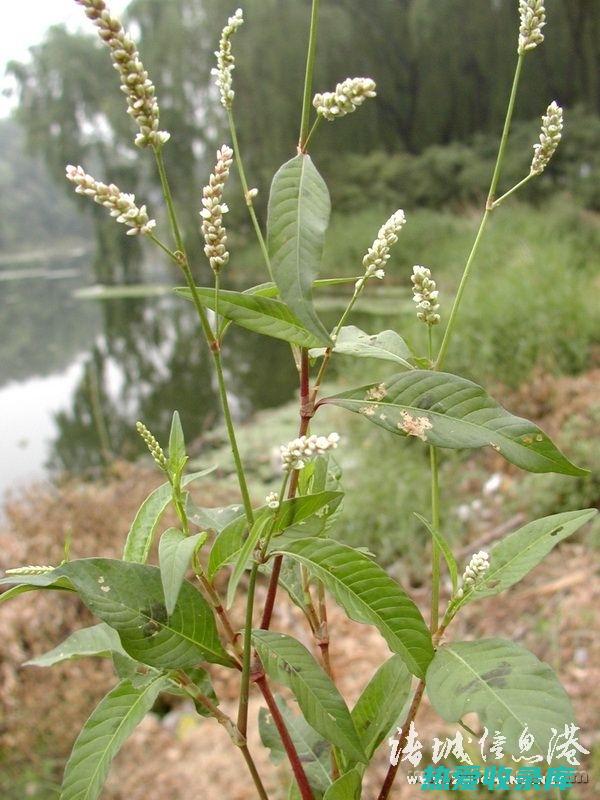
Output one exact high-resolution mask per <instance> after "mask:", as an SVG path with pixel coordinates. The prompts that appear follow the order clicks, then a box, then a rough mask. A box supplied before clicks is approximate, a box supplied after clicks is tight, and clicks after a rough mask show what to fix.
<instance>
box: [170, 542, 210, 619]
mask: <svg viewBox="0 0 600 800" xmlns="http://www.w3.org/2000/svg"><path fill="white" fill-rule="evenodd" d="M206 538H207V535H206V533H204V532H202V533H195V534H194V535H193V536H186V535H185V534H184V533H182V532H181V531H179V530H177V528H169V529H168V530H166V531H165V532H164V533H163V535H162V536H161V537H160V542H159V545H158V563H159V564H160V579H161V581H162V585H163V591H164V594H165V607H166V609H167V614H168V615H169V616H171V614H172V613H173V611H174V609H175V605H176V604H177V598H178V597H179V591H180V590H181V585H182V584H183V580H184V578H185V573H186V572H187V569H188V567H189V565H190V560H191V558H192V555H193V554H194V551H195V550H196V549H198V548H199V547H202V545H203V544H204V542H205V541H206Z"/></svg>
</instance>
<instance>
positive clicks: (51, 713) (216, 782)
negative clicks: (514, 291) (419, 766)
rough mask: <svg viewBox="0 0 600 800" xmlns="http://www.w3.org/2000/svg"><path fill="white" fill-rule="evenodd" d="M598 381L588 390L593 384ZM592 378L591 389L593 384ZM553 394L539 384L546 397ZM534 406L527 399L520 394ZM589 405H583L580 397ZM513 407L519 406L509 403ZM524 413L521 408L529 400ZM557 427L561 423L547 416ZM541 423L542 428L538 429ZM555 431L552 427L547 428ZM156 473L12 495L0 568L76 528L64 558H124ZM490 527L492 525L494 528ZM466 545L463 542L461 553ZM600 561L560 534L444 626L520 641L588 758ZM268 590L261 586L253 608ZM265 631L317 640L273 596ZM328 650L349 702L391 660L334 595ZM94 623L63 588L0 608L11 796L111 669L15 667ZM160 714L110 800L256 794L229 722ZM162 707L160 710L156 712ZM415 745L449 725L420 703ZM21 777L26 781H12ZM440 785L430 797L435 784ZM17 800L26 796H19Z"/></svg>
mask: <svg viewBox="0 0 600 800" xmlns="http://www.w3.org/2000/svg"><path fill="white" fill-rule="evenodd" d="M594 384H595V380H592V382H591V383H588V384H587V385H586V386H585V387H581V388H582V392H581V394H586V393H587V392H589V391H591V388H592V387H593V386H594ZM595 385H597V384H595ZM572 389H573V386H572V385H571V387H570V389H569V388H568V387H567V386H566V384H565V385H562V386H561V385H558V386H557V387H555V388H554V389H553V391H554V393H555V395H557V398H558V399H557V402H556V403H552V405H554V407H555V408H556V407H561V403H562V399H563V398H564V397H565V396H567V395H569V396H570V398H571V400H573V401H574V402H579V400H578V399H577V398H579V397H580V394H577V393H575V397H574V396H573V392H572ZM542 395H543V396H544V397H546V398H547V394H546V393H544V392H542V390H540V397H542ZM525 400H527V402H530V403H531V404H532V410H533V411H537V412H538V413H537V414H535V413H533V414H531V416H534V417H535V416H538V418H539V416H543V412H542V413H541V414H540V413H539V412H540V403H542V402H546V400H543V401H542V400H540V401H539V402H538V401H536V399H535V397H531V396H528V398H523V401H525ZM582 402H583V401H582ZM517 407H518V406H517ZM524 413H529V412H528V411H527V410H526V409H524ZM553 422H554V424H555V425H556V426H557V427H558V426H560V424H561V421H560V419H555V420H553ZM546 427H549V426H546ZM550 427H553V426H550ZM158 482H159V481H158V480H157V477H156V473H155V472H154V471H151V470H150V469H146V468H145V467H140V466H139V465H138V466H132V465H126V464H118V465H115V467H114V468H113V474H112V475H111V476H110V477H109V478H108V479H106V480H105V481H103V482H102V483H96V484H85V483H78V482H75V481H72V482H69V483H67V484H65V485H64V486H62V487H60V488H55V487H51V486H48V487H46V488H43V487H36V488H35V489H32V490H30V491H29V492H28V493H26V494H25V496H23V495H20V496H19V497H16V498H14V499H13V500H12V501H9V502H8V503H7V504H6V521H5V522H4V524H3V525H2V526H1V527H0V568H2V569H5V568H8V567H10V566H14V565H15V564H22V563H58V562H59V561H60V560H61V558H62V541H63V540H64V537H65V536H67V535H69V534H72V535H73V547H72V557H75V558H76V557H81V556H88V555H106V556H115V555H118V554H119V550H120V548H121V547H122V542H123V541H124V537H125V534H126V532H127V529H128V527H129V523H130V521H131V519H132V518H133V515H134V513H135V510H136V509H137V507H138V506H139V504H140V502H141V501H142V500H143V498H144V497H145V496H146V494H147V493H148V491H149V490H150V489H152V488H153V487H154V486H156V485H157V483H158ZM196 491H197V496H196V500H197V502H198V503H200V504H207V505H218V504H220V503H226V502H227V501H228V498H227V497H226V496H220V494H219V493H220V492H222V490H221V489H219V487H218V485H217V484H208V483H206V484H202V485H201V486H200V487H199V488H198V489H197V490H196ZM490 527H494V526H493V525H491V526H490ZM469 552H470V551H469ZM599 572H600V561H599V559H598V551H597V550H595V551H594V550H590V548H589V547H588V546H587V545H586V543H585V539H582V540H579V541H576V542H565V543H562V544H561V545H560V547H558V548H556V550H554V551H553V552H552V553H551V554H550V556H549V557H548V558H547V559H546V560H545V561H544V562H543V564H541V565H540V566H539V567H538V568H537V569H536V570H535V571H534V572H533V573H532V574H531V575H530V576H529V578H528V581H527V583H526V584H523V585H517V586H515V587H514V588H513V589H512V590H510V591H509V592H508V593H507V594H505V595H504V596H502V599H501V600H500V599H499V598H490V599H489V600H487V601H482V602H479V603H476V604H473V605H470V606H467V608H466V609H465V610H464V612H462V614H461V616H460V617H459V619H457V620H456V621H455V622H454V623H453V626H452V627H451V628H450V630H449V631H448V636H449V637H452V638H456V639H472V638H477V637H487V636H503V637H506V638H509V639H512V640H514V641H517V642H520V643H522V644H524V645H526V646H527V647H529V648H530V649H532V650H533V652H535V653H536V655H537V656H538V657H539V658H541V659H543V660H545V661H547V662H548V663H550V664H551V665H552V666H553V667H554V668H555V669H556V670H557V671H558V673H559V676H560V678H561V680H562V682H563V684H564V686H565V688H566V689H567V691H568V693H569V695H570V697H571V698H572V700H573V703H574V706H575V710H576V719H577V723H578V724H579V725H580V727H581V736H580V741H581V742H582V744H583V745H584V746H585V747H587V749H589V750H592V749H593V748H594V747H595V748H596V762H598V755H597V753H598V750H599V748H600V732H599V730H598V727H599V726H598V721H599V718H600V713H599V712H600V694H599V693H598V686H599V685H600V638H599V636H598V632H599V625H598V620H599V617H600V580H599V579H598V575H599ZM405 588H407V590H408V591H409V592H410V593H411V595H412V596H413V597H414V598H415V600H416V601H417V602H418V603H419V605H420V606H421V608H422V610H423V612H424V613H426V612H427V596H426V593H425V590H424V589H423V588H420V587H412V588H411V587H408V586H407V587H405ZM263 593H264V586H261V587H259V593H258V603H259V606H260V601H261V599H262V596H263ZM280 599H281V603H280V605H279V608H278V611H277V613H276V616H275V618H274V623H273V628H274V629H276V630H284V631H287V632H290V633H292V634H293V635H295V636H297V637H298V638H300V639H302V640H303V641H304V642H305V644H306V645H307V646H311V642H310V638H309V637H308V636H307V632H306V629H305V627H304V625H303V623H302V622H301V620H300V619H299V617H298V614H297V613H296V610H295V609H294V608H293V607H291V606H289V605H288V604H287V603H286V602H285V598H284V595H283V594H282V595H281V596H280ZM330 605H331V608H330V619H331V626H330V627H331V636H332V645H331V655H332V661H333V668H334V671H335V674H336V677H337V679H338V683H339V687H340V689H341V691H342V693H343V694H344V696H345V697H346V699H347V700H348V702H349V703H350V704H352V703H353V702H354V700H355V699H356V698H357V696H358V695H359V693H360V691H361V690H362V688H363V687H364V685H365V684H366V683H367V681H368V680H369V678H370V676H371V675H372V673H373V672H374V671H375V670H376V668H377V667H378V666H379V665H380V664H381V663H382V661H384V660H385V659H386V658H387V657H388V656H389V651H388V650H387V646H386V645H385V643H384V642H383V640H382V639H381V637H380V635H379V634H378V632H377V631H376V630H375V629H374V628H371V627H369V626H365V625H358V624H356V623H353V622H350V621H348V620H346V619H345V618H344V617H343V615H342V613H341V612H340V611H339V610H338V609H337V608H336V607H335V606H334V605H333V603H331V604H330ZM90 621H91V618H90V616H89V614H88V613H87V611H85V609H82V607H81V605H80V604H79V603H78V602H77V601H76V600H75V599H74V598H70V597H64V596H62V595H61V594H59V593H56V595H55V593H32V594H30V595H26V596H24V597H22V598H18V599H17V600H15V601H11V602H10V603H8V604H6V605H4V606H2V607H1V609H0V638H1V640H2V642H3V648H2V651H1V652H0V681H1V688H0V754H1V759H2V761H1V762H0V763H2V770H3V772H4V775H5V777H4V780H5V784H4V785H3V784H2V780H3V779H2V778H0V790H1V791H0V794H3V795H4V794H6V795H7V796H8V797H10V800H13V798H14V800H17V797H18V795H16V794H10V789H11V786H12V785H13V784H15V783H19V782H20V781H23V780H24V776H26V778H27V780H29V784H28V783H27V781H25V783H24V784H22V785H23V796H25V797H27V796H32V795H33V796H35V797H38V798H44V800H45V798H46V797H48V798H50V797H54V795H53V794H51V793H49V794H47V795H44V794H43V793H42V794H39V793H38V794H35V791H34V789H35V786H36V785H38V786H39V780H40V776H41V774H42V772H43V771H44V769H46V767H47V765H48V764H49V763H52V760H54V762H58V763H60V762H61V761H62V759H64V757H65V755H66V754H68V752H69V750H70V746H71V744H72V741H73V739H74V737H75V736H76V734H77V732H78V730H79V728H80V727H81V724H82V723H83V721H84V720H85V718H86V716H87V715H88V714H89V712H90V710H91V709H92V708H93V706H94V705H95V703H96V702H97V701H98V699H99V698H100V697H101V696H102V695H103V694H104V693H105V692H106V691H107V689H108V688H109V686H110V685H111V683H112V682H114V677H113V676H112V673H111V669H110V667H109V665H108V664H106V663H101V662H97V661H93V662H92V661H91V660H85V661H79V662H72V663H69V664H64V665H61V666H58V667H54V668H52V669H51V670H48V671H44V672H43V673H42V672H40V671H39V670H38V669H36V668H24V667H22V666H21V665H22V663H23V662H24V661H25V660H26V659H27V658H30V657H31V656H32V655H37V654H39V653H41V652H43V651H45V650H47V649H49V648H50V647H52V646H54V645H55V644H56V643H57V642H59V641H60V640H62V639H63V638H65V636H66V635H68V633H69V632H71V631H72V630H73V629H74V628H75V627H82V626H84V625H86V624H89V623H90ZM211 672H212V674H213V677H214V683H215V688H216V690H217V693H218V695H219V696H220V697H221V698H222V707H223V708H224V710H225V711H227V712H232V713H235V705H234V698H235V696H236V691H237V681H238V677H237V675H234V674H231V675H230V674H229V673H227V675H226V676H225V678H224V677H223V675H222V671H221V674H219V671H218V670H217V669H211ZM260 706H261V700H260V699H259V698H258V697H257V696H256V695H253V697H252V701H251V712H250V719H251V722H252V723H253V724H252V726H251V732H250V739H249V743H250V748H251V750H252V752H253V754H254V756H255V759H256V761H257V764H258V766H259V769H260V771H261V773H262V774H263V775H264V776H265V783H266V786H267V789H268V791H269V793H270V796H271V798H272V800H279V798H281V799H283V798H284V797H285V796H286V775H287V770H286V765H285V764H282V765H280V766H273V765H272V764H271V763H270V762H269V759H268V756H267V754H266V753H265V752H264V750H263V748H262V747H261V746H260V743H259V740H258V734H257V731H256V724H255V723H256V719H257V715H258V709H259V707H260ZM162 711H163V714H162V716H159V715H149V716H148V717H147V718H146V720H145V721H144V722H143V723H142V725H141V726H140V727H139V728H138V729H137V731H136V732H135V733H134V735H133V736H132V737H131V739H130V740H129V742H128V743H127V744H126V746H125V747H124V749H123V751H122V752H121V754H120V755H119V756H118V757H117V759H116V761H115V762H114V765H113V769H112V771H111V776H110V778H109V781H108V784H107V787H106V790H105V793H104V794H103V797H105V798H106V800H125V799H126V798H127V800H198V798H208V800H213V798H214V800H221V798H223V800H225V799H226V800H246V798H248V800H250V798H254V793H253V789H252V788H251V786H250V785H249V781H248V778H247V776H246V772H245V767H244V764H243V761H242V759H241V757H240V755H239V753H238V752H237V751H235V750H234V749H233V748H232V747H231V745H230V742H229V739H228V737H227V735H226V734H225V732H224V730H223V729H222V728H221V727H220V726H219V725H218V724H216V723H215V722H214V721H212V720H200V719H199V718H197V717H195V716H194V715H193V714H192V713H191V709H190V708H189V707H188V706H187V705H186V704H185V703H182V702H180V701H176V700H174V701H173V705H172V706H171V707H167V708H163V709H162ZM164 712H166V713H164ZM417 729H418V731H419V734H420V738H421V740H422V741H423V742H424V744H425V743H427V742H431V740H432V738H433V737H434V736H438V737H440V736H441V735H442V734H445V733H446V732H449V733H450V732H452V733H453V732H454V731H453V730H452V729H451V728H447V727H445V726H444V725H443V724H442V723H441V722H440V721H439V720H438V719H437V718H436V717H435V715H434V713H433V712H432V710H431V708H430V707H429V705H428V703H427V700H425V702H424V704H423V705H422V707H421V710H420V712H419V716H418V718H417ZM388 752H389V751H388V749H387V747H386V746H382V747H381V748H380V752H379V756H378V757H377V759H376V760H375V762H374V763H373V765H372V766H371V767H370V768H369V770H368V773H367V777H366V780H365V789H364V792H363V796H364V797H365V798H374V797H375V796H376V790H377V787H378V784H379V783H380V782H381V779H382V776H383V773H384V771H385V769H386V764H387V757H388ZM586 768H587V769H588V770H589V772H590V782H589V783H588V784H587V785H586V786H582V787H581V788H580V789H578V790H577V791H576V792H573V793H572V795H571V797H572V798H573V800H596V798H598V797H599V796H600V774H599V771H598V769H597V764H596V771H595V774H594V771H593V765H592V764H591V763H590V762H588V763H587V764H586ZM19 785H21V784H20V783H19ZM436 794H437V793H436ZM392 796H393V798H395V800H417V798H420V797H421V796H422V793H421V791H420V790H419V789H416V788H414V787H409V786H408V785H407V784H406V781H405V779H403V777H402V774H399V776H398V779H397V787H396V788H395V790H394V793H393V795H392ZM18 800H21V797H20V796H19V797H18Z"/></svg>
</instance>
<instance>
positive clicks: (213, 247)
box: [200, 144, 233, 273]
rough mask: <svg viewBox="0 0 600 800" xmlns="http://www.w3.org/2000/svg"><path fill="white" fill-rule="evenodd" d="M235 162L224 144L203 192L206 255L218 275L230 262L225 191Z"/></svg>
mask: <svg viewBox="0 0 600 800" xmlns="http://www.w3.org/2000/svg"><path fill="white" fill-rule="evenodd" d="M232 162H233V150H232V149H231V147H228V146H227V145H226V144H224V145H223V146H222V147H221V149H220V150H217V163H216V165H215V169H214V172H213V173H212V175H211V176H210V178H209V181H208V185H207V186H205V187H204V189H203V190H202V206H203V208H202V211H201V212H200V216H201V217H202V235H203V236H204V242H205V246H204V253H205V254H206V257H207V258H208V260H209V262H210V266H211V269H212V270H213V272H215V273H217V272H219V270H220V269H221V268H222V267H224V266H225V264H227V262H228V261H229V253H228V251H227V231H226V230H225V227H224V226H223V214H226V213H227V212H228V211H229V209H228V208H227V204H226V203H224V202H223V189H224V188H225V181H226V180H227V178H228V177H229V169H230V167H231V164H232Z"/></svg>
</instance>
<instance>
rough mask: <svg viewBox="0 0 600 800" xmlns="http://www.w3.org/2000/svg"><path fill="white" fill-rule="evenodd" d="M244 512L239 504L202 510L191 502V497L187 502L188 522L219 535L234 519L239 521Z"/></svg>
mask: <svg viewBox="0 0 600 800" xmlns="http://www.w3.org/2000/svg"><path fill="white" fill-rule="evenodd" d="M243 510H244V508H243V506H241V505H239V504H238V505H231V506H220V507H217V508H200V506H197V505H196V504H195V503H194V502H193V501H192V500H190V498H189V496H188V497H187V501H186V514H187V518H188V520H189V521H190V522H191V523H193V524H194V525H197V526H198V527H199V528H203V529H204V530H208V531H216V532H217V533H219V532H220V531H222V530H223V528H225V527H226V526H227V525H229V523H230V522H233V520H234V519H237V518H238V517H239V516H240V512H241V511H243Z"/></svg>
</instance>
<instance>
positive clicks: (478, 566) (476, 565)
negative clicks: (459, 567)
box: [462, 550, 490, 590]
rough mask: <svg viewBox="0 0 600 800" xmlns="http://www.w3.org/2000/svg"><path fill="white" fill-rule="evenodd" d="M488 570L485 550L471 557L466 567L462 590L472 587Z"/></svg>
mask: <svg viewBox="0 0 600 800" xmlns="http://www.w3.org/2000/svg"><path fill="white" fill-rule="evenodd" d="M489 568H490V557H489V555H488V553H486V551H485V550H480V551H479V552H478V553H475V554H474V555H472V556H471V560H470V561H469V563H468V564H467V566H466V569H465V572H464V575H463V579H462V585H463V590H464V589H470V588H471V586H474V585H475V584H476V583H477V582H478V581H479V580H480V579H481V578H482V577H483V576H484V575H485V573H486V572H487V571H488V569H489Z"/></svg>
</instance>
